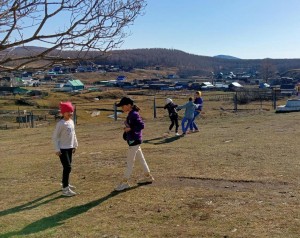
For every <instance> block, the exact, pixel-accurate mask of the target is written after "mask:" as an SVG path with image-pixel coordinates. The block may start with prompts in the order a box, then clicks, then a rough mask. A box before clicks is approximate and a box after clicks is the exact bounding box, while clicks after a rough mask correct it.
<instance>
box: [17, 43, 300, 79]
mask: <svg viewBox="0 0 300 238" xmlns="http://www.w3.org/2000/svg"><path fill="white" fill-rule="evenodd" d="M43 49H44V48H40V47H32V48H31V47H26V48H25V47H24V48H23V47H18V48H15V49H14V54H33V52H35V53H37V52H39V51H41V50H43ZM74 53H75V52H74V51H65V52H64V54H65V56H68V55H70V56H71V55H72V54H74ZM90 54H92V55H93V56H96V57H95V58H94V59H95V60H94V63H96V64H99V65H100V64H102V65H107V64H113V65H119V66H122V67H124V68H152V69H159V68H162V67H165V68H177V70H178V74H179V75H180V76H181V77H189V76H193V75H199V76H211V72H215V73H216V72H223V73H227V72H231V71H232V72H234V73H242V72H256V71H260V70H261V68H262V66H263V65H266V64H268V65H271V66H272V68H273V69H275V70H276V71H277V72H278V73H279V74H285V72H288V71H289V70H295V69H300V59H252V60H249V59H247V60H244V59H239V58H236V57H233V56H227V55H217V56H215V57H209V56H201V55H194V54H189V53H186V52H184V51H180V50H175V49H162V48H150V49H132V50H114V51H111V52H109V53H107V54H106V55H105V57H103V53H102V52H90ZM97 55H99V56H97ZM81 63H84V62H81Z"/></svg>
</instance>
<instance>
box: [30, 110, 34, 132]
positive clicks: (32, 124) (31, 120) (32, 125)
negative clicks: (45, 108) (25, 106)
mask: <svg viewBox="0 0 300 238" xmlns="http://www.w3.org/2000/svg"><path fill="white" fill-rule="evenodd" d="M30 123H31V128H34V121H33V112H32V111H31V112H30Z"/></svg>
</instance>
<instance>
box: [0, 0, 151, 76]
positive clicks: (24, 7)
mask: <svg viewBox="0 0 300 238" xmlns="http://www.w3.org/2000/svg"><path fill="white" fill-rule="evenodd" d="M145 6H146V0H1V1H0V71H2V70H15V69H20V68H22V67H25V66H26V67H31V68H34V67H36V68H38V67H43V66H44V65H47V66H51V64H54V63H57V62H63V61H64V62H67V61H71V62H74V61H81V60H89V59H92V58H94V57H95V55H103V54H104V53H105V52H109V51H110V50H112V49H114V48H117V47H119V46H120V45H121V44H122V43H123V41H124V38H125V37H126V36H127V35H128V34H127V33H125V31H124V29H125V27H127V26H129V25H130V24H133V22H134V20H135V19H136V17H137V16H138V15H141V14H142V13H143V10H144V8H145ZM32 46H35V47H32ZM21 50H22V53H20V51H21ZM70 51H72V54H70V53H69V52H70ZM24 52H25V53H24ZM41 62H42V64H43V66H41Z"/></svg>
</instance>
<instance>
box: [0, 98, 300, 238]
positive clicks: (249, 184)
mask: <svg viewBox="0 0 300 238" xmlns="http://www.w3.org/2000/svg"><path fill="white" fill-rule="evenodd" d="M136 99H137V101H138V102H141V101H139V100H140V99H139V98H136ZM161 100H162V99H161ZM111 102H112V101H107V102H106V103H107V105H111ZM182 102H183V99H182ZM144 103H148V104H149V105H151V104H152V101H151V100H150V101H149V102H144ZM144 103H143V104H141V105H142V109H144V108H145V107H146V108H147V106H145V105H146V104H144ZM158 103H159V104H161V103H163V101H161V102H159V101H158ZM104 105H106V104H105V101H103V102H102V104H101V106H100V107H105V106H104ZM223 106H224V105H223ZM98 107H99V106H98ZM214 107H216V108H218V105H217V104H216V105H215V106H214V105H212V106H211V111H210V110H207V111H206V114H205V116H204V117H203V118H202V119H199V120H198V124H199V125H201V130H200V132H199V133H194V134H189V135H187V136H186V137H168V138H164V137H162V134H163V132H164V131H166V130H167V128H168V125H169V121H168V118H167V117H166V115H165V114H164V112H163V109H158V114H159V115H160V116H159V117H158V118H157V119H152V114H151V112H149V111H147V110H143V111H142V115H143V116H144V118H145V122H146V128H145V130H144V140H145V141H144V144H143V145H142V149H143V151H144V154H145V156H146V160H147V161H148V164H149V167H150V169H151V170H152V173H153V175H154V177H155V179H156V180H155V182H154V183H153V184H152V185H147V186H137V185H136V180H137V179H138V178H139V176H140V174H141V168H140V166H139V164H138V161H136V166H135V170H134V174H133V177H132V180H131V184H132V189H130V190H128V191H126V192H122V193H115V192H113V189H114V187H115V186H116V185H117V184H118V183H119V181H120V179H121V178H122V174H123V171H124V168H125V163H124V157H125V155H126V151H127V146H126V144H125V142H124V141H123V140H122V127H123V125H122V124H123V123H122V119H121V120H118V121H116V122H115V121H113V120H112V119H107V117H105V118H106V119H103V118H104V117H95V118H93V119H92V120H89V122H88V123H86V122H85V121H84V120H83V119H84V118H85V117H84V116H83V115H84V114H85V113H87V112H86V110H92V109H93V108H97V106H93V105H90V106H88V108H89V109H82V111H81V112H80V113H81V117H79V121H78V125H77V127H76V132H77V137H78V141H79V148H78V151H77V152H76V154H75V157H74V163H73V170H72V173H71V183H72V184H74V185H76V186H77V190H76V191H77V192H78V193H79V195H78V196H75V197H72V198H64V197H62V196H61V191H60V180H61V165H60V162H59V160H58V158H56V156H55V155H54V151H53V146H52V142H51V136H52V132H53V129H54V125H50V126H49V127H41V128H34V129H16V130H3V131H1V134H0V140H1V147H0V158H1V167H0V180H1V181H0V182H1V183H0V190H1V193H0V237H3V238H5V237H21V236H22V237H23V236H26V237H278V238H279V237H280V238H281V237H291V238H292V237H295V238H296V237H299V233H300V228H299V227H300V215H299V208H300V202H299V201H300V200H299V197H300V190H299V158H298V156H297V155H298V154H299V153H300V147H299V139H298V138H299V137H298V136H299V135H300V124H299V113H289V114H275V113H274V112H273V111H271V110H270V111H265V110H256V111H252V112H239V113H232V112H223V111H220V110H212V109H213V108H214ZM121 118H124V115H121Z"/></svg>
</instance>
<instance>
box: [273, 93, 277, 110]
mask: <svg viewBox="0 0 300 238" xmlns="http://www.w3.org/2000/svg"><path fill="white" fill-rule="evenodd" d="M276 91H277V90H276V88H273V109H274V110H275V109H276V100H277V98H276Z"/></svg>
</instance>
